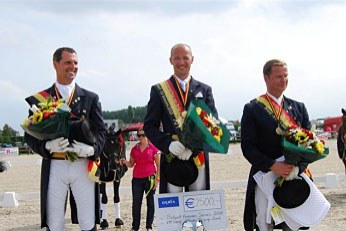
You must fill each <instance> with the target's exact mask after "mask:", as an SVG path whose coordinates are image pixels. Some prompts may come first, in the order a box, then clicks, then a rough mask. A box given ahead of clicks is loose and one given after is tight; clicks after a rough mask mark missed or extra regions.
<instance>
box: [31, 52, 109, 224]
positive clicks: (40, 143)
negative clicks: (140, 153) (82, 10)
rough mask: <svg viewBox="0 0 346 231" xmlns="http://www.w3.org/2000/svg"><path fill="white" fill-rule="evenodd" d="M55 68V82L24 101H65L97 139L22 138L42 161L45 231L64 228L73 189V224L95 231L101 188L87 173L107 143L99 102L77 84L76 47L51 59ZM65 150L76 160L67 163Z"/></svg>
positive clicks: (72, 114)
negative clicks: (91, 127) (91, 141)
mask: <svg viewBox="0 0 346 231" xmlns="http://www.w3.org/2000/svg"><path fill="white" fill-rule="evenodd" d="M53 66H54V69H55V71H56V81H55V83H54V84H53V85H52V86H51V87H50V88H48V89H46V90H44V91H41V92H39V93H37V94H35V95H33V96H30V97H28V98H26V101H27V102H28V103H29V104H30V105H38V104H39V103H40V102H42V99H43V101H44V99H45V98H47V97H48V96H49V97H52V99H53V100H54V101H58V100H60V99H62V98H63V99H65V102H66V103H67V105H68V106H69V107H70V109H71V112H70V114H71V117H73V118H74V119H88V120H90V121H91V122H92V123H93V124H94V125H95V126H96V128H97V135H96V142H95V143H94V144H93V145H90V144H86V143H82V142H77V141H74V142H73V143H71V144H70V142H69V140H68V139H67V138H64V137H58V138H56V139H53V140H38V139H36V138H35V137H33V136H31V135H29V134H28V133H25V135H24V138H25V141H26V142H27V143H28V145H29V146H30V148H32V149H33V151H34V152H36V153H38V154H39V155H41V156H42V157H43V160H42V169H41V227H42V228H43V227H47V230H51V231H56V230H57V231H61V230H64V216H65V208H66V199H67V195H68V191H69V190H70V191H71V198H72V202H71V205H72V208H71V214H72V222H73V223H79V225H80V228H81V230H87V231H93V230H96V224H97V223H99V207H98V206H99V192H98V191H99V190H98V184H95V182H93V181H92V180H90V179H89V177H88V171H87V169H88V162H89V160H95V159H96V158H97V157H98V156H99V154H100V153H101V151H102V149H103V146H104V142H105V136H106V128H105V126H104V122H103V117H102V110H101V104H100V102H99V97H98V95H97V94H95V93H93V92H90V91H88V90H86V89H84V88H81V87H79V86H78V85H77V84H76V83H75V78H76V75H77V71H78V59H77V53H76V52H75V51H74V50H73V49H72V48H68V47H62V48H59V49H57V50H56V51H55V53H54V55H53ZM29 113H30V114H32V112H29ZM67 152H74V153H76V154H77V156H78V158H77V160H75V161H73V162H71V161H69V160H68V158H67ZM73 199H74V200H73ZM74 205H75V206H74ZM75 207H76V208H75ZM75 216H77V217H75Z"/></svg>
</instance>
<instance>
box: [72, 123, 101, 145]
mask: <svg viewBox="0 0 346 231" xmlns="http://www.w3.org/2000/svg"><path fill="white" fill-rule="evenodd" d="M68 138H69V140H70V142H72V141H73V140H76V141H79V142H82V143H85V144H89V145H93V144H95V143H96V140H97V127H96V126H95V125H94V123H93V122H92V121H90V120H89V119H82V120H71V121H70V132H69V137H68Z"/></svg>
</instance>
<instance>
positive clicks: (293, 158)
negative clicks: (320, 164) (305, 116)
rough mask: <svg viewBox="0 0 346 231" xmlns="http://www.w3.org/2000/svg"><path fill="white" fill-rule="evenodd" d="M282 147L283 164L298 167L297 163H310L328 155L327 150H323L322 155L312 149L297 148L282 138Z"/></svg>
mask: <svg viewBox="0 0 346 231" xmlns="http://www.w3.org/2000/svg"><path fill="white" fill-rule="evenodd" d="M282 146H283V148H284V152H283V154H284V156H285V162H286V163H289V164H295V165H298V163H299V162H306V163H312V162H315V161H317V160H320V159H323V158H325V157H326V156H327V155H328V154H329V149H328V148H324V151H323V152H322V153H318V152H316V151H315V150H313V149H312V148H305V147H299V146H298V145H296V144H293V143H291V142H289V141H288V140H287V139H286V138H284V137H283V138H282Z"/></svg>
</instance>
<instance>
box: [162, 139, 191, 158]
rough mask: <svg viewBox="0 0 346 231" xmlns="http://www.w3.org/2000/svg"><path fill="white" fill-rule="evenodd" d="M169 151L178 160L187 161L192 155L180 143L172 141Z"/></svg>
mask: <svg viewBox="0 0 346 231" xmlns="http://www.w3.org/2000/svg"><path fill="white" fill-rule="evenodd" d="M168 149H169V151H170V152H171V153H172V154H173V155H175V156H176V157H177V158H178V159H180V160H188V159H190V156H191V155H192V151H191V150H190V149H188V148H186V147H185V146H184V145H183V144H182V143H181V142H179V141H173V142H172V143H171V144H170V145H169V147H168Z"/></svg>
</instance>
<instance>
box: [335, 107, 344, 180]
mask: <svg viewBox="0 0 346 231" xmlns="http://www.w3.org/2000/svg"><path fill="white" fill-rule="evenodd" d="M341 112H342V124H341V126H340V128H339V132H338V138H337V147H338V154H339V157H340V159H341V160H342V162H343V163H344V165H345V174H346V110H345V109H343V108H342V109H341Z"/></svg>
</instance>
